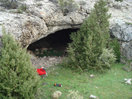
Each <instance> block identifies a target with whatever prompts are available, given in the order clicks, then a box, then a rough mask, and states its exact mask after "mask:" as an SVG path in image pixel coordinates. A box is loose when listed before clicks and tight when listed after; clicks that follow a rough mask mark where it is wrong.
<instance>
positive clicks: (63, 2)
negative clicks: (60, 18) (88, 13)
mask: <svg viewBox="0 0 132 99" xmlns="http://www.w3.org/2000/svg"><path fill="white" fill-rule="evenodd" d="M58 4H59V6H60V8H61V10H62V12H63V14H64V15H67V13H69V12H72V11H74V10H77V8H78V7H77V4H76V3H75V1H74V0H58Z"/></svg>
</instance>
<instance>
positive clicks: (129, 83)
mask: <svg viewBox="0 0 132 99" xmlns="http://www.w3.org/2000/svg"><path fill="white" fill-rule="evenodd" d="M124 80H125V84H128V85H131V84H132V79H126V78H125V79H124Z"/></svg>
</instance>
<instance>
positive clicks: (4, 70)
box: [0, 32, 40, 99]
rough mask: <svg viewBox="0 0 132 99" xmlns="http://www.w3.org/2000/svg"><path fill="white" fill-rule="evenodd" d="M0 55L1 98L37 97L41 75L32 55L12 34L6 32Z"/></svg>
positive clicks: (31, 98)
mask: <svg viewBox="0 0 132 99" xmlns="http://www.w3.org/2000/svg"><path fill="white" fill-rule="evenodd" d="M2 44H3V46H2V48H1V55H0V99H35V97H36V95H37V92H38V88H39V86H40V83H39V82H40V81H39V76H38V75H37V73H36V69H35V68H33V66H32V64H31V61H30V57H29V55H28V54H27V53H26V50H25V49H22V48H21V46H20V44H18V43H17V42H16V41H15V40H14V39H13V37H12V36H11V35H9V34H6V33H5V32H4V34H3V36H2Z"/></svg>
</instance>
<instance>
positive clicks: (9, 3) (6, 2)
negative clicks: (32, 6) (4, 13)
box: [0, 0, 18, 9]
mask: <svg viewBox="0 0 132 99" xmlns="http://www.w3.org/2000/svg"><path fill="white" fill-rule="evenodd" d="M0 2H1V6H4V7H5V8H8V9H16V8H17V7H18V2H17V1H16V0H0Z"/></svg>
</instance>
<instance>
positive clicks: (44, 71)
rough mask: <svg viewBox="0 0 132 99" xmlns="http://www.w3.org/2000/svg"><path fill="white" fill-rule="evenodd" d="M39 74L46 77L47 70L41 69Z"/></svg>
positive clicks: (38, 70) (38, 71)
mask: <svg viewBox="0 0 132 99" xmlns="http://www.w3.org/2000/svg"><path fill="white" fill-rule="evenodd" d="M37 73H38V74H39V75H46V70H45V69H44V68H43V67H41V68H38V69H37Z"/></svg>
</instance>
